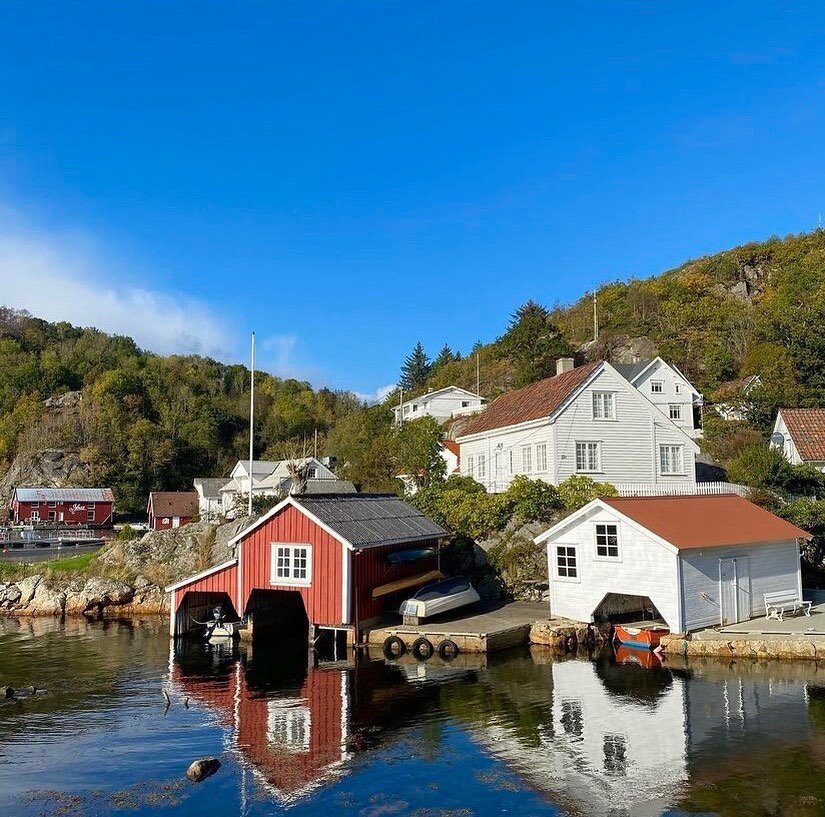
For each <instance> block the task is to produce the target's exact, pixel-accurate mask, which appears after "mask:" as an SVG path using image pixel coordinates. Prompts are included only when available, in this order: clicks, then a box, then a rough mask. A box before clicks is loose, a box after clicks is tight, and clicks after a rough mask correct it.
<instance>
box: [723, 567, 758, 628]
mask: <svg viewBox="0 0 825 817" xmlns="http://www.w3.org/2000/svg"><path fill="white" fill-rule="evenodd" d="M719 606H720V614H721V623H722V625H723V626H724V625H725V624H736V623H737V622H739V621H747V620H748V619H749V618H750V617H751V578H750V568H749V565H748V557H747V556H737V557H736V558H733V559H720V560H719Z"/></svg>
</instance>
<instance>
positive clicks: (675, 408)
mask: <svg viewBox="0 0 825 817" xmlns="http://www.w3.org/2000/svg"><path fill="white" fill-rule="evenodd" d="M669 409H670V419H671V420H681V419H682V407H681V406H680V405H679V404H678V403H671V404H670V406H669Z"/></svg>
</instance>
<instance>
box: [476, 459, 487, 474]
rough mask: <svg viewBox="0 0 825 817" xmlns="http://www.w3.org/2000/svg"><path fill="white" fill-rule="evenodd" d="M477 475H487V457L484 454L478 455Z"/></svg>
mask: <svg viewBox="0 0 825 817" xmlns="http://www.w3.org/2000/svg"><path fill="white" fill-rule="evenodd" d="M478 475H479V476H480V477H486V476H487V458H486V457H485V456H484V454H479V455H478Z"/></svg>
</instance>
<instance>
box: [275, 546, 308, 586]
mask: <svg viewBox="0 0 825 817" xmlns="http://www.w3.org/2000/svg"><path fill="white" fill-rule="evenodd" d="M282 550H285V551H288V554H289V562H288V564H287V565H286V569H287V571H288V574H287V575H283V576H279V575H278V570H279V569H280V566H279V565H278V559H279V558H284V555H285V554H281V553H280V551H282ZM299 550H304V551H306V567H305V568H304V569H305V571H306V575H305V576H302V577H301V576H298V577H296V576H294V575H293V573H294V572H295V570H296V568H295V555H296V551H299ZM270 556H271V561H270V565H269V583H270V584H274V585H281V586H285V587H309V586H310V585H311V584H312V545H310V544H305V543H304V542H272V543H271V544H270Z"/></svg>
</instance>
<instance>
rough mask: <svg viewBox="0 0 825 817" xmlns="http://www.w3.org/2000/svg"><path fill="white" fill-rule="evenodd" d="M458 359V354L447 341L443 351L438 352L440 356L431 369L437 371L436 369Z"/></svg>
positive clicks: (442, 348)
mask: <svg viewBox="0 0 825 817" xmlns="http://www.w3.org/2000/svg"><path fill="white" fill-rule="evenodd" d="M455 359H456V356H455V354H454V352H453V350H452V349H451V348H450V347H449V346H448V345H447V344H446V343H445V344H444V345H443V346H442V347H441V351H440V352H439V353H438V357H437V358H436V359H435V360H434V361H433V365H432V368H431V369H430V371H435V370H436V369H438V368H440V367H441V366H444V365H445V364H447V363H452V362H453V361H454V360H455Z"/></svg>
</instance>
